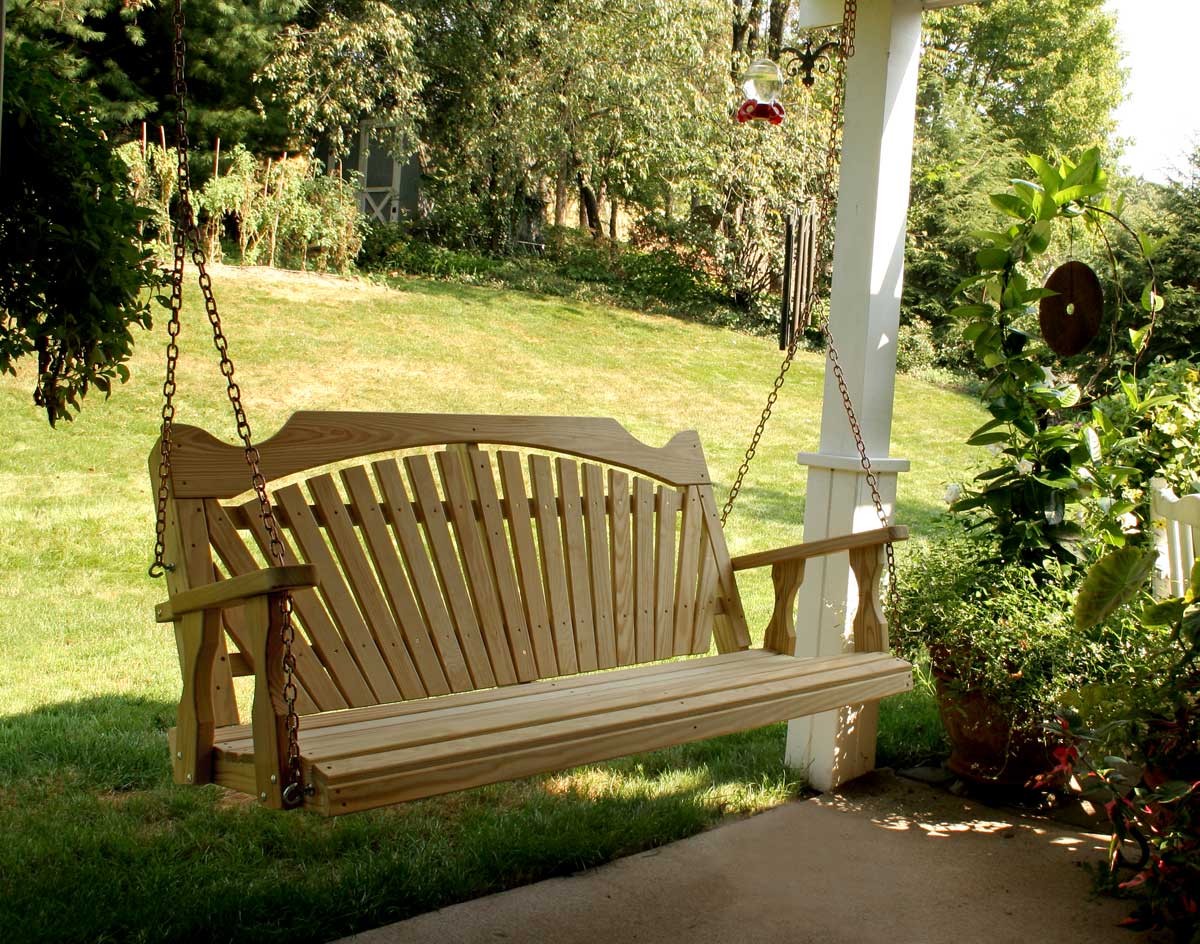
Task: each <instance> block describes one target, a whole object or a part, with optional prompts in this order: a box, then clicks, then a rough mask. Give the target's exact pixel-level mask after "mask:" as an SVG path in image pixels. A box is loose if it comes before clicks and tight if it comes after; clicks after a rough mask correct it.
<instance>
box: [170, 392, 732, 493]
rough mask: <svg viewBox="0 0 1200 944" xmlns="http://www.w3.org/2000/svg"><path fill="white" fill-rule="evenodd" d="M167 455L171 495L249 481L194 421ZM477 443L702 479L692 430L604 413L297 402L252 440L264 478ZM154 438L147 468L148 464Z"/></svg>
mask: <svg viewBox="0 0 1200 944" xmlns="http://www.w3.org/2000/svg"><path fill="white" fill-rule="evenodd" d="M172 438H173V442H174V448H173V449H172V453H171V465H172V469H173V476H172V478H173V486H174V495H175V497H176V498H232V497H233V496H235V495H240V494H242V493H243V492H245V491H247V490H248V488H249V476H248V473H247V471H246V457H245V452H244V450H243V449H242V447H241V446H240V445H232V444H230V443H223V442H221V441H220V440H218V439H216V438H215V437H214V436H212V435H211V434H210V433H208V432H206V431H204V430H202V429H200V428H198V427H195V426H178V427H176V428H175V431H174V434H173V437H172ZM456 443H482V444H488V445H501V446H524V447H526V448H530V449H545V450H547V451H552V452H562V453H567V454H569V455H573V456H577V457H579V458H583V459H594V460H596V461H599V462H604V463H606V464H609V465H615V466H621V467H623V468H627V469H630V470H632V471H635V472H641V473H642V474H644V475H649V476H652V477H654V478H657V479H660V480H662V481H664V482H668V483H670V484H671V485H676V486H684V485H707V484H709V477H708V466H707V463H706V462H705V459H704V451H703V449H701V447H700V437H699V435H697V433H696V432H695V431H694V430H689V431H687V432H681V433H677V434H676V435H675V436H674V437H673V438H672V439H671V441H670V442H668V443H667V444H666V445H665V446H662V447H659V448H655V447H653V446H648V445H646V444H645V443H643V442H641V441H640V440H638V439H636V438H634V437H633V435H631V434H630V433H629V431H628V430H626V429H625V427H624V426H622V425H621V424H620V423H618V422H617V421H616V420H614V419H609V418H606V417H598V416H489V415H470V414H457V413H366V412H351V411H317V410H303V411H300V412H298V413H295V414H293V415H292V417H291V418H290V419H289V420H288V421H287V422H286V423H284V424H283V426H282V427H281V428H280V430H279V432H277V433H276V434H275V435H274V436H272V437H271V438H270V439H267V440H265V441H264V442H262V443H261V444H259V447H258V449H259V453H260V454H261V456H262V472H263V475H265V476H266V478H267V480H268V481H273V480H275V479H280V478H284V477H285V476H288V475H293V474H295V473H297V472H303V471H305V470H307V469H311V468H315V467H317V466H323V465H328V464H330V463H334V462H341V461H344V460H346V459H355V458H358V457H359V456H367V455H372V454H374V453H380V452H390V451H393V450H397V449H412V448H419V447H422V446H441V445H453V444H456ZM157 456H158V444H157V443H155V446H154V450H153V451H152V453H151V468H152V469H153V470H157V468H158V460H157Z"/></svg>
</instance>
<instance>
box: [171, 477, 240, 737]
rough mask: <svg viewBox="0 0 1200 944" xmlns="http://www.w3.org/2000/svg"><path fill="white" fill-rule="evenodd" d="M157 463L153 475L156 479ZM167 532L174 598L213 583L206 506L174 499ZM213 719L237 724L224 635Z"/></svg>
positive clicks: (178, 642) (216, 656) (214, 688)
mask: <svg viewBox="0 0 1200 944" xmlns="http://www.w3.org/2000/svg"><path fill="white" fill-rule="evenodd" d="M157 474H158V465H157V462H155V464H154V466H153V467H152V469H151V475H152V476H157ZM166 513H167V520H166V531H165V533H164V535H163V538H164V542H165V550H166V555H167V560H168V561H170V562H174V565H175V566H174V569H172V570H168V571H167V574H166V583H167V589H168V591H169V592H170V593H171V595H172V596H174V595H175V594H177V593H180V592H182V591H184V590H188V589H191V588H193V587H198V586H202V585H204V584H208V583H211V582H212V581H213V580H215V579H216V574H215V573H214V569H213V560H212V551H211V550H210V548H209V539H208V526H207V525H208V523H207V520H206V517H205V514H204V503H203V502H202V501H200V500H198V499H174V500H169V501H168V502H167V508H166ZM176 646H177V648H178V649H179V655H180V659H182V658H183V650H182V640H181V639H180V638H179V637H178V635H177V636H176ZM210 684H211V686H212V688H211V698H212V709H213V717H214V720H215V721H216V723H217V724H228V723H230V722H236V721H237V718H238V709H237V699H236V698H235V697H234V692H233V676H232V673H231V671H230V668H229V662H228V650H227V648H226V644H225V636H224V634H223V633H222V634H218V637H217V648H216V652H215V654H214V655H213V671H212V677H211V680H210Z"/></svg>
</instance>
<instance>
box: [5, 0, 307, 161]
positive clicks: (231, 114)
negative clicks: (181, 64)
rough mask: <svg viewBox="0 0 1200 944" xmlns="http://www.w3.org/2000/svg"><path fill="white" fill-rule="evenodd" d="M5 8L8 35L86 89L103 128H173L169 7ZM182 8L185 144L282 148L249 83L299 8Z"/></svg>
mask: <svg viewBox="0 0 1200 944" xmlns="http://www.w3.org/2000/svg"><path fill="white" fill-rule="evenodd" d="M10 6H11V7H12V9H10V10H9V14H8V24H7V25H8V28H9V29H10V30H11V31H12V33H13V34H15V35H20V36H23V37H25V38H27V39H30V40H33V41H36V42H37V43H38V44H40V45H43V46H44V47H45V48H47V49H52V50H54V60H55V68H56V69H57V70H58V71H60V72H61V73H63V74H67V75H70V76H71V78H72V79H73V80H74V81H76V82H79V83H83V84H85V85H88V86H90V87H91V88H92V90H93V91H94V92H95V93H96V95H97V96H98V100H97V101H96V110H97V114H98V116H99V117H100V119H101V121H102V123H103V124H104V125H105V126H106V127H108V128H110V129H115V128H118V127H126V128H130V129H132V127H133V126H134V125H135V124H136V123H137V122H140V121H147V122H148V123H149V124H150V125H151V127H153V126H155V125H166V126H168V127H170V126H171V125H172V124H173V122H174V99H173V94H172V86H171V48H172V43H173V37H174V30H173V27H172V24H171V11H172V7H171V4H170V3H152V2H150V0H62V2H60V0H18V2H16V3H15V4H14V3H10ZM185 8H186V14H187V41H188V60H187V67H188V72H189V76H190V82H189V86H188V91H189V94H190V96H191V99H192V100H191V102H190V108H189V131H190V133H191V137H192V141H193V143H195V144H197V145H207V144H211V142H212V141H213V140H214V139H215V138H216V137H221V138H222V139H223V140H224V141H225V142H226V143H227V144H228V143H232V142H235V141H241V142H243V143H245V144H247V145H248V146H250V147H252V148H279V147H284V146H286V144H287V142H286V140H285V136H286V133H287V125H286V121H285V117H286V116H285V115H284V114H283V113H282V112H281V111H280V110H279V109H265V110H260V109H259V108H258V107H257V102H256V100H255V98H256V97H255V87H254V83H253V76H254V73H255V71H256V70H257V69H259V68H261V66H262V64H263V63H264V62H265V61H266V60H267V58H268V56H269V55H270V54H271V51H272V43H273V38H274V36H275V35H276V34H277V33H278V31H279V30H280V28H281V27H282V26H283V25H284V24H286V23H288V22H290V21H292V20H293V19H294V18H295V17H296V15H297V12H298V11H299V10H300V9H301V8H302V4H301V3H300V2H299V0H268V2H263V3H228V2H225V0H187V2H186V3H185Z"/></svg>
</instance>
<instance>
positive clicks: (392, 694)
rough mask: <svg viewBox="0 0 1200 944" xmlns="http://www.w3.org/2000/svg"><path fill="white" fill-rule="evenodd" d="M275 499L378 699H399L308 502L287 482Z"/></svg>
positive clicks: (351, 651) (330, 610) (392, 681)
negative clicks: (284, 513) (283, 511)
mask: <svg viewBox="0 0 1200 944" xmlns="http://www.w3.org/2000/svg"><path fill="white" fill-rule="evenodd" d="M275 499H276V501H277V502H278V503H279V504H280V506H282V507H283V508H285V509H286V510H287V514H288V518H289V519H290V524H291V531H292V534H293V535H294V537H295V539H296V542H297V544H299V546H300V550H301V552H302V553H303V554H304V556H305V557H306V558H307V559H308V562H309V563H311V564H313V565H315V566H316V568H317V574H318V576H319V578H320V579H319V582H318V589H319V590H320V593H321V596H322V598H323V599H324V601H325V606H326V609H327V611H328V613H329V615H330V616H331V617H333V621H334V623H336V624H337V627H338V629H339V631H340V634H341V636H342V638H343V639H344V640H346V644H347V647H348V648H349V650H350V654H351V655H352V656H353V657H354V661H355V662H356V663H357V664H358V667H359V668H360V669H361V670H362V674H363V677H364V678H365V679H366V680H367V684H369V685H370V686H371V692H372V693H373V695H374V696H375V700H376V701H396V700H398V699H400V698H402V697H403V695H402V694H401V692H400V689H399V687H398V686H397V685H396V682H395V680H393V678H392V675H391V673H390V672H389V671H388V669H387V663H386V661H385V660H384V658H383V654H382V653H381V652H380V651H379V646H378V644H377V643H376V641H375V637H374V636H373V635H372V634H371V630H370V628H369V627H368V626H367V624H366V622H365V621H364V620H363V616H362V614H361V613H360V612H359V609H358V606H357V604H356V603H355V602H354V598H353V596H352V595H351V593H350V590H349V588H348V587H347V586H346V581H345V578H344V577H343V576H342V573H341V571H340V569H339V568H338V565H337V563H336V562H335V561H334V559H333V554H332V553H331V552H330V550H329V546H328V545H327V544H326V543H325V537H324V535H323V534H322V533H321V528H320V526H319V525H318V524H317V522H316V519H315V518H314V517H313V516H312V514H311V513H310V512H309V510H308V502H307V501H306V500H305V498H304V495H303V493H302V492H301V491H300V487H299V486H298V485H288V486H286V487H284V488H281V489H279V490H278V491H277V492H276V493H275Z"/></svg>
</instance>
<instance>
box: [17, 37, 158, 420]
mask: <svg viewBox="0 0 1200 944" xmlns="http://www.w3.org/2000/svg"><path fill="white" fill-rule="evenodd" d="M9 47H10V48H9V50H8V52H9V63H8V65H9V69H8V84H7V86H6V88H5V95H6V100H5V102H4V115H3V120H4V134H3V139H4V157H3V160H4V166H3V174H0V371H4V372H8V373H13V372H14V371H15V367H14V362H15V361H17V360H18V359H19V358H21V357H23V356H26V355H30V354H36V357H37V379H36V381H35V387H34V391H33V399H34V402H35V403H37V404H38V405H39V406H41V407H42V408H44V409H45V410H46V415H47V417H48V418H49V420H50V422H51V423H54V422H55V421H56V420H58V419H61V418H64V417H65V418H67V419H70V418H71V411H72V410H78V409H79V406H80V399H81V398H82V397H83V396H84V395H85V394H86V393H87V392H88V390H89V389H90V388H92V387H95V388H96V389H98V390H101V391H103V392H104V393H105V394H107V393H109V392H110V390H111V387H112V383H113V381H114V379H115V380H119V381H122V382H123V381H124V380H126V379H128V377H129V370H128V368H126V366H125V361H126V360H127V359H128V358H129V355H130V354H131V352H132V350H133V333H132V330H131V329H132V328H134V327H141V328H148V327H149V326H150V302H149V296H148V293H147V291H146V290H147V289H149V288H151V287H153V286H155V285H157V284H158V281H159V278H158V274H157V271H156V269H155V266H154V260H153V257H152V255H151V253H150V252H149V251H148V250H147V248H146V246H145V244H144V243H143V241H142V238H141V230H142V228H143V226H144V224H145V223H146V222H147V221H148V214H147V213H146V212H145V211H144V210H142V209H140V208H138V207H137V206H135V205H134V204H132V203H131V202H129V201H128V200H127V199H125V197H124V193H123V190H124V188H125V187H126V173H125V168H124V166H123V165H122V163H121V161H120V160H119V159H118V157H117V156H116V155H115V154H114V153H113V149H112V148H111V147H110V146H109V144H108V142H107V140H106V139H105V136H104V133H103V131H102V130H101V128H100V126H99V123H98V120H97V118H96V109H97V107H98V100H97V98H96V96H95V94H94V93H93V92H92V91H90V90H89V89H88V87H87V86H84V85H81V84H79V83H75V82H71V81H69V80H66V79H63V78H61V77H59V76H58V75H56V74H55V72H54V69H53V61H52V56H51V54H50V53H49V52H48V51H46V50H43V49H40V48H39V47H37V46H35V45H34V44H32V43H29V42H22V41H19V40H18V41H17V42H13V43H10V44H9Z"/></svg>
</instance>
